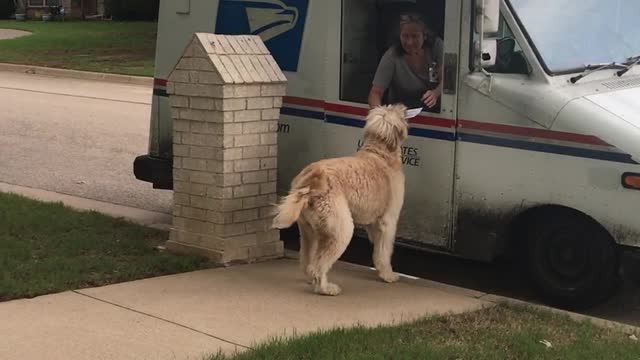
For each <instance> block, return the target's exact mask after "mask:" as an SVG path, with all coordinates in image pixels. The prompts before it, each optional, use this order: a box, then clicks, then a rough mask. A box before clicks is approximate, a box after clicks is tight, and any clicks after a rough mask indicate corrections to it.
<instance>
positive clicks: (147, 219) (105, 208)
mask: <svg viewBox="0 0 640 360" xmlns="http://www.w3.org/2000/svg"><path fill="white" fill-rule="evenodd" d="M0 192H4V193H13V194H18V195H22V196H25V197H27V198H30V199H33V200H38V201H44V202H62V203H63V204H64V205H65V206H68V207H70V208H73V209H76V210H81V211H91V210H93V211H97V212H99V213H102V214H105V215H108V216H112V217H115V218H123V219H125V220H128V221H131V222H132V223H135V224H138V225H142V226H146V227H150V228H154V229H158V230H164V231H168V230H169V229H170V227H171V223H172V216H171V214H166V213H161V212H157V211H151V210H144V209H139V208H133V207H129V206H123V205H116V204H111V203H108V202H104V201H99V200H93V199H87V198H82V197H78V196H73V195H66V194H60V193H56V192H53V191H47V190H41V189H36V188H30V187H25V186H18V185H13V184H7V183H2V182H0Z"/></svg>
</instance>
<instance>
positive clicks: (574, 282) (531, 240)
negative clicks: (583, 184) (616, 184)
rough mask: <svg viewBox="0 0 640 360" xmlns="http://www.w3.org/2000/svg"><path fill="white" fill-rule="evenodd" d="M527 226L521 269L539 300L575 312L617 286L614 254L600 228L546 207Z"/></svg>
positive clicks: (612, 244) (583, 218)
mask: <svg viewBox="0 0 640 360" xmlns="http://www.w3.org/2000/svg"><path fill="white" fill-rule="evenodd" d="M527 225H528V226H527V229H526V233H525V234H524V235H525V240H526V249H527V251H526V265H527V270H528V274H529V276H530V278H531V280H532V282H533V284H534V285H535V287H536V288H537V290H538V292H539V294H540V295H541V296H542V298H543V300H544V301H545V302H547V303H549V304H550V305H552V306H558V307H562V308H565V309H572V310H576V309H585V308H588V307H592V306H595V305H598V304H599V303H601V302H603V301H605V300H606V299H607V298H608V297H610V296H611V294H612V293H613V291H614V290H615V289H616V287H617V285H618V284H619V274H618V266H619V265H618V263H619V254H618V248H617V245H616V244H615V242H614V240H613V239H612V238H611V236H610V235H609V233H608V232H607V231H606V230H605V229H604V228H603V227H601V226H600V224H598V223H596V222H595V221H593V220H591V219H590V218H588V217H587V216H586V215H583V214H581V213H579V212H576V211H573V210H569V209H564V208H550V209H546V210H545V211H544V213H542V214H540V215H538V216H535V217H534V218H533V219H531V221H530V222H529V223H528V224H527Z"/></svg>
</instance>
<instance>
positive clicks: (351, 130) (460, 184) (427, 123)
mask: <svg viewBox="0 0 640 360" xmlns="http://www.w3.org/2000/svg"><path fill="white" fill-rule="evenodd" d="M412 3H414V5H413V6H415V7H416V9H417V11H419V12H420V13H421V14H423V16H424V18H425V19H426V23H427V25H428V27H429V29H430V31H431V32H432V34H433V35H434V36H438V37H440V38H441V39H442V40H443V54H442V58H441V63H442V64H443V79H442V81H443V92H442V95H441V97H440V100H439V104H438V106H437V107H435V108H433V109H432V108H427V107H425V108H424V110H423V111H422V112H421V113H420V114H419V115H418V116H416V117H414V118H412V119H411V124H412V127H411V131H410V136H409V138H408V140H407V141H406V143H405V146H404V148H403V154H402V156H403V157H402V158H403V163H404V166H405V171H406V187H407V190H406V199H405V205H404V208H403V212H402V216H401V219H400V224H399V226H398V233H397V244H399V245H403V246H410V247H413V248H419V249H427V250H430V251H437V252H444V253H448V254H451V255H454V256H459V257H464V258H468V259H476V260H480V261H493V260H495V259H497V258H499V257H503V256H504V257H510V258H512V259H516V260H517V262H518V263H520V264H522V265H524V266H525V267H526V270H527V273H528V274H529V275H530V279H531V284H532V285H533V286H535V288H536V289H538V291H539V294H541V295H543V296H544V298H545V299H546V300H547V301H548V302H549V303H553V304H558V305H563V306H573V307H577V306H586V305H590V304H594V303H596V302H598V301H601V300H603V299H605V298H606V297H607V296H609V295H610V294H611V290H613V289H614V288H615V285H616V284H617V283H618V279H619V278H620V274H621V273H622V272H624V271H626V272H629V271H633V269H634V267H633V264H636V263H637V262H635V261H633V260H634V259H637V253H638V248H639V247H640V66H635V64H636V63H637V62H638V61H639V60H640V57H639V55H640V36H639V35H638V30H640V25H638V24H639V23H638V21H637V19H638V18H639V17H640V1H637V0H611V1H608V2H602V1H596V0H446V1H445V0H423V1H420V0H417V1H412ZM385 6H386V7H385ZM388 6H389V4H382V1H380V0H219V1H218V0H162V1H161V4H160V14H159V25H158V36H157V53H156V66H155V86H154V91H153V105H152V109H151V114H150V123H151V128H150V134H149V150H148V154H141V155H140V156H139V157H138V158H136V159H135V162H134V173H135V176H136V177H137V178H138V179H140V180H142V181H147V182H150V183H152V184H153V186H154V187H155V188H160V189H171V187H172V167H171V164H172V138H171V134H172V131H171V130H172V120H171V116H170V109H169V105H168V97H167V93H166V79H167V77H168V75H169V73H170V71H171V69H172V68H173V66H174V65H175V64H176V62H177V61H178V58H179V56H180V55H181V54H182V51H183V50H184V48H185V46H186V44H187V41H188V40H189V39H190V38H191V36H192V35H193V33H194V32H212V33H221V34H256V35H259V36H260V37H261V38H262V40H263V41H264V42H265V44H266V46H267V47H268V48H269V50H270V51H271V53H272V54H273V56H274V58H275V60H276V61H277V63H278V65H279V66H280V67H281V68H282V70H283V71H284V73H285V75H286V77H287V79H288V85H287V86H288V89H287V96H286V97H285V98H284V100H283V107H282V109H281V119H280V123H279V125H278V132H279V135H278V136H279V137H278V144H279V145H278V146H279V153H278V156H279V160H278V165H279V166H278V191H279V192H280V193H284V192H285V191H286V190H287V189H288V186H289V183H290V181H291V179H292V178H293V176H295V174H296V173H297V172H298V171H300V170H301V169H302V167H303V166H305V165H307V164H309V163H310V162H312V161H315V160H319V159H322V158H328V157H335V156H342V155H346V154H351V153H353V152H354V151H356V150H357V149H358V148H359V146H360V144H361V140H362V127H363V123H364V122H363V119H364V116H365V114H366V113H367V111H368V109H369V107H368V103H367V96H368V93H369V90H370V87H371V84H372V79H373V77H374V74H375V72H376V68H377V66H378V62H379V60H380V55H381V54H382V53H384V50H385V49H381V48H380V44H384V42H381V41H380V37H381V36H385V34H383V33H381V29H384V27H383V25H382V22H383V20H384V19H385V16H387V14H389V12H388V11H386V10H385V9H388ZM398 6H400V5H398ZM385 31H386V30H385ZM363 234H364V233H360V235H363ZM627 260H629V261H627ZM623 264H629V265H628V266H627V265H625V266H623ZM635 269H636V271H637V269H638V267H637V266H636V267H635Z"/></svg>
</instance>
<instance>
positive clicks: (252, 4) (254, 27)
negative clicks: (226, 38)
mask: <svg viewBox="0 0 640 360" xmlns="http://www.w3.org/2000/svg"><path fill="white" fill-rule="evenodd" d="M308 6H309V0H221V1H220V3H219V7H218V16H217V19H216V30H215V32H216V33H217V34H225V35H246V34H250V35H258V36H260V38H261V39H262V41H263V42H264V44H265V45H266V46H267V48H268V49H269V51H270V52H271V54H272V55H273V58H274V59H275V61H276V62H277V63H278V66H280V68H281V69H282V70H283V71H297V70H298V61H299V59H300V50H301V47H302V33H303V32H304V25H305V20H306V16H307V8H308Z"/></svg>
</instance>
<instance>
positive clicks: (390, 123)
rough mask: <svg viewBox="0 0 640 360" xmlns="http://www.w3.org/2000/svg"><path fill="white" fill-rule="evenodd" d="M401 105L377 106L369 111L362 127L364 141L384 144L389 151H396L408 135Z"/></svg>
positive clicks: (407, 125) (404, 108) (405, 109)
mask: <svg viewBox="0 0 640 360" xmlns="http://www.w3.org/2000/svg"><path fill="white" fill-rule="evenodd" d="M406 111H407V108H406V106H404V105H402V104H394V105H385V106H377V107H375V108H373V109H371V110H369V114H368V115H367V118H366V123H365V125H364V140H365V142H366V141H367V140H377V141H380V142H382V143H384V144H385V145H386V146H387V148H388V149H389V151H395V150H397V149H398V148H399V147H400V146H401V145H402V143H403V142H404V140H405V139H406V138H407V136H408V135H409V122H408V121H407V119H406V117H405V114H406Z"/></svg>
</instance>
